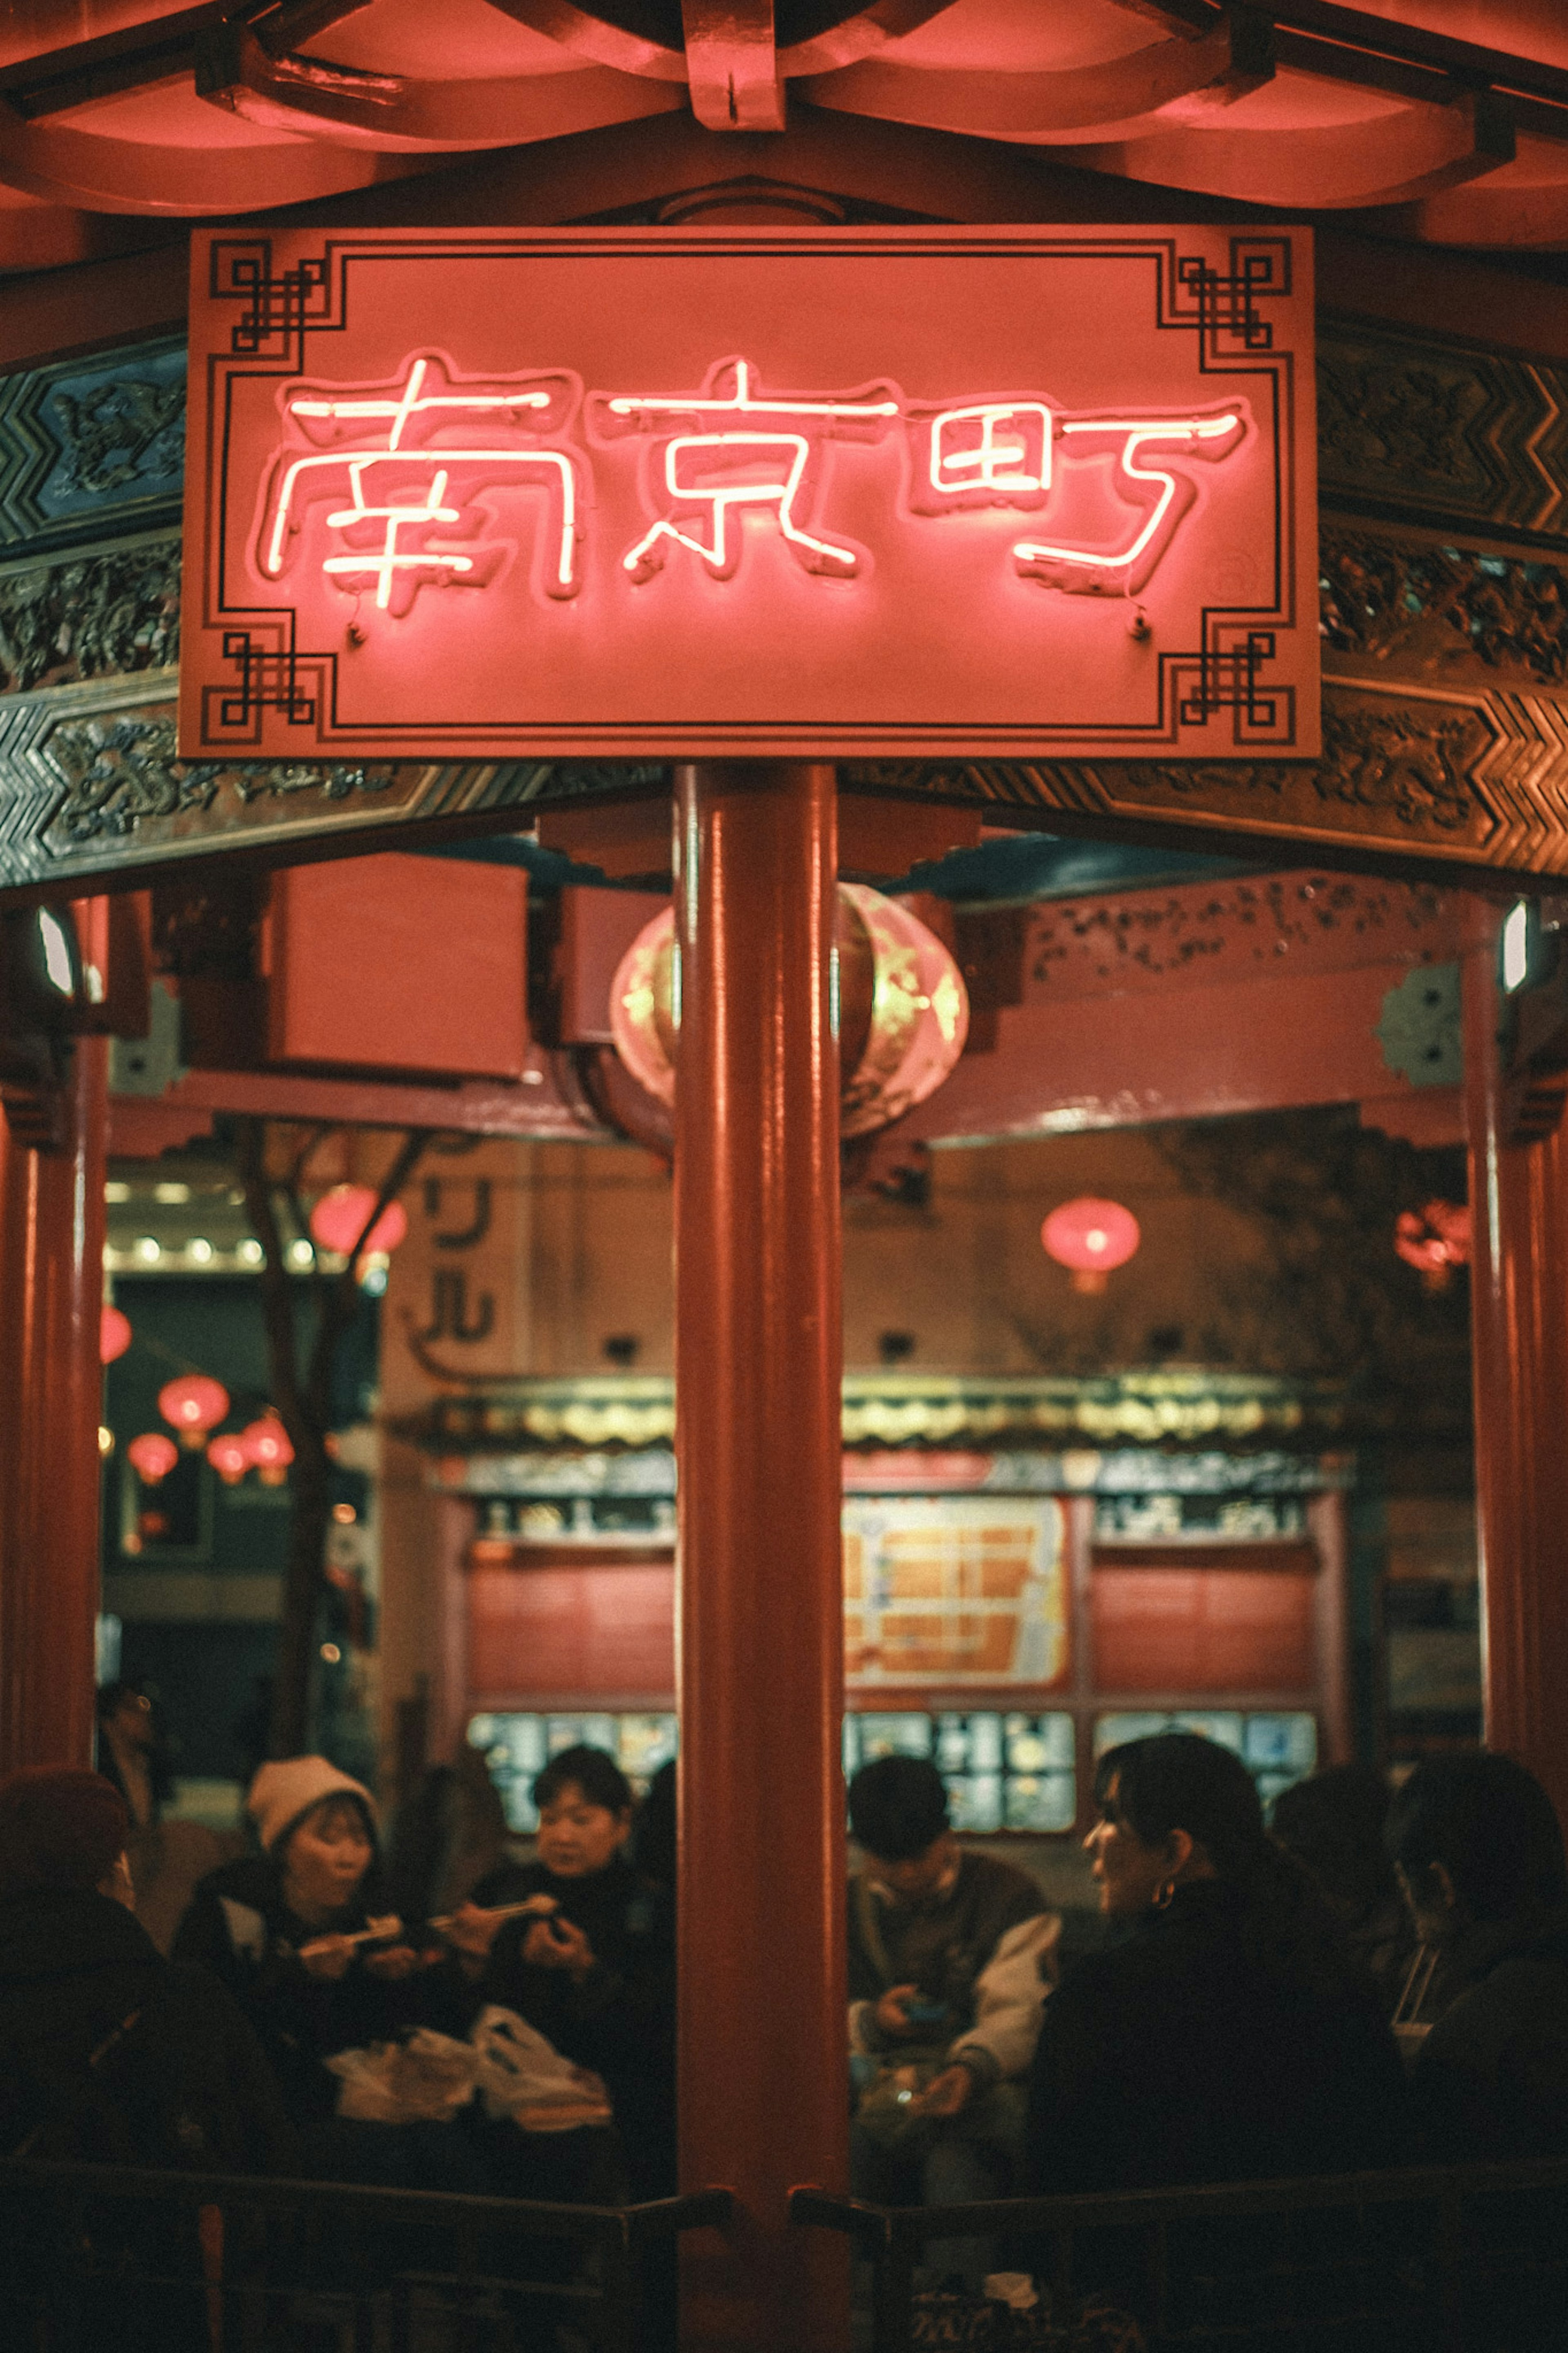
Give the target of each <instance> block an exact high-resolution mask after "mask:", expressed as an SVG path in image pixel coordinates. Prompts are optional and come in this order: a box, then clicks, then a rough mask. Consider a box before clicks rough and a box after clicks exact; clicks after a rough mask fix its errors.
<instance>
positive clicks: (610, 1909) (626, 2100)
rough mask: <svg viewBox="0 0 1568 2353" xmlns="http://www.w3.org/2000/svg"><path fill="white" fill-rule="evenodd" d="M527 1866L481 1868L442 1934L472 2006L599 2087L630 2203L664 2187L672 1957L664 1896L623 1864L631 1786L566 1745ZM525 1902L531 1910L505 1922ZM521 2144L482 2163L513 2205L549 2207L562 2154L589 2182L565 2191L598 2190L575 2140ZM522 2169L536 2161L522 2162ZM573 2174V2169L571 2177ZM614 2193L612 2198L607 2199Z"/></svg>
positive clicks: (598, 2175)
mask: <svg viewBox="0 0 1568 2353" xmlns="http://www.w3.org/2000/svg"><path fill="white" fill-rule="evenodd" d="M532 1794H533V1802H534V1804H535V1806H536V1807H537V1808H538V1810H539V1832H538V1841H537V1848H536V1858H535V1860H534V1861H533V1862H531V1863H510V1864H507V1865H504V1866H503V1867H502V1868H501V1869H500V1870H498V1871H495V1872H492V1873H490V1874H489V1877H488V1878H486V1879H484V1880H481V1881H480V1883H479V1885H478V1886H477V1887H476V1888H475V1890H474V1893H473V1896H472V1898H471V1899H470V1901H469V1902H468V1904H466V1905H464V1906H463V1907H462V1909H461V1910H460V1911H459V1912H458V1915H457V1916H456V1918H455V1920H454V1922H453V1924H452V1926H451V1928H450V1930H449V1931H448V1935H449V1937H450V1940H451V1942H452V1944H453V1945H454V1947H456V1948H457V1950H458V1953H459V1955H460V1956H462V1957H463V1961H464V1966H465V1967H466V1968H467V1970H468V1975H469V1977H470V1979H471V1980H473V1981H474V1982H475V1983H476V1984H477V1987H478V1993H479V2000H482V2001H485V2002H495V2003H499V2004H500V2006H501V2007H502V2008H503V2009H506V2010H516V2011H517V2012H518V2013H519V2015H520V2016H521V2017H522V2018H524V2019H526V2021H528V2023H529V2024H530V2025H531V2026H532V2027H534V2028H536V2029H537V2030H538V2031H539V2032H540V2033H541V2034H542V2035H543V2036H544V2037H545V2039H546V2041H547V2042H550V2043H552V2045H553V2046H554V2048H555V2049H556V2050H557V2051H559V2052H561V2053H562V2055H563V2057H564V2058H567V2059H570V2060H572V2061H573V2062H574V2064H576V2065H577V2066H579V2067H584V2068H586V2069H588V2070H589V2071H590V2072H591V2073H594V2074H595V2075H598V2076H599V2077H601V2078H602V2080H603V2082H604V2084H605V2087H606V2089H607V2091H608V2093H609V2095H610V2101H611V2105H612V2107H613V2109H614V2112H615V2119H616V2135H617V2136H618V2139H619V2143H620V2147H621V2150H622V2152H623V2154H624V2157H625V2161H626V2175H627V2177H628V2179H629V2186H630V2189H631V2191H632V2194H633V2195H634V2196H635V2197H637V2198H661V2197H667V2196H669V2195H671V2194H672V2193H673V2191H674V2188H675V1953H674V1937H673V1933H672V1929H671V1915H670V1908H669V1905H668V1899H667V1897H666V1896H665V1894H663V1892H662V1891H661V1890H660V1889H659V1888H658V1886H656V1885H655V1884H654V1883H653V1882H652V1881H650V1880H647V1879H645V1878H644V1877H643V1876H642V1874H641V1873H639V1872H637V1870H636V1869H635V1868H634V1867H633V1865H632V1863H631V1862H629V1861H628V1860H627V1856H626V1845H627V1841H628V1840H629V1838H630V1836H631V1828H632V1788H631V1784H630V1782H629V1781H628V1780H627V1779H626V1775H625V1774H624V1773H623V1772H622V1771H621V1768H620V1767H619V1766H618V1765H617V1764H616V1761H615V1759H614V1757H608V1756H606V1755H605V1752H604V1750H603V1749H599V1748H590V1747H587V1746H578V1747H574V1748H567V1749H563V1751H562V1753H561V1754H560V1755H559V1756H558V1757H552V1759H551V1762H550V1763H549V1764H548V1765H547V1766H546V1767H545V1768H544V1770H543V1772H542V1773H541V1774H540V1775H539V1777H538V1778H537V1779H536V1780H535V1782H534V1784H533V1793H532ZM530 1901H532V1903H533V1904H534V1905H535V1907H536V1908H534V1909H533V1910H531V1911H530V1912H526V1913H522V1914H518V1915H513V1916H511V1917H510V1918H509V1917H503V1916H501V1915H502V1914H503V1912H504V1911H505V1910H506V1908H507V1907H510V1906H511V1905H521V1904H524V1903H528V1902H530ZM528 2138H529V2137H528V2136H526V2135H521V2136H520V2135H515V2134H514V2135H512V2136H510V2138H507V2137H498V2138H496V2139H495V2141H494V2144H493V2146H492V2147H491V2150H490V2156H491V2159H492V2163H494V2164H496V2165H497V2166H499V2167H500V2168H503V2169H504V2170H505V2172H506V2174H507V2177H508V2178H507V2183H506V2186H507V2187H509V2188H510V2189H515V2190H516V2191H518V2192H519V2193H520V2194H522V2195H531V2196H539V2197H552V2196H555V2197H559V2196H563V2195H565V2194H567V2192H566V2189H564V2188H563V2186H562V2179H563V2166H564V2163H565V2158H566V2152H565V2150H564V2148H563V2147H562V2146H561V2138H564V2139H566V2140H570V2141H571V2142H572V2143H573V2144H574V2153H575V2154H576V2155H578V2156H580V2157H581V2158H582V2159H583V2163H584V2166H589V2161H590V2160H592V2161H593V2162H592V2165H591V2166H590V2168H589V2169H590V2171H591V2172H593V2174H594V2186H593V2187H590V2186H588V2182H589V2174H588V2173H586V2172H584V2173H583V2178H582V2180H581V2181H580V2182H579V2184H578V2186H577V2188H576V2192H575V2194H577V2195H579V2196H589V2195H597V2194H603V2183H604V2179H605V2174H604V2168H603V2167H602V2165H601V2164H600V2162H599V2159H600V2156H601V2152H600V2151H598V2150H597V2149H596V2148H595V2147H593V2146H592V2145H591V2136H590V2135H589V2133H588V2132H586V2131H579V2132H576V2133H573V2134H571V2135H568V2136H564V2137H560V2138H558V2139H557V2143H556V2145H555V2147H553V2148H552V2150H550V2151H547V2152H545V2154H544V2156H543V2158H541V2157H540V2154H539V2152H538V2151H537V2150H536V2149H534V2150H531V2149H530V2148H528V2147H527V2146H526V2143H527V2141H528ZM528 2160H537V2161H535V2162H527V2161H528ZM578 2170H579V2172H582V2171H583V2168H582V2167H579V2168H578ZM612 2194H613V2193H612Z"/></svg>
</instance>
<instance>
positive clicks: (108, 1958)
mask: <svg viewBox="0 0 1568 2353" xmlns="http://www.w3.org/2000/svg"><path fill="white" fill-rule="evenodd" d="M131 1828H132V1824H131V1817H130V1813H129V1810H128V1809H127V1807H126V1805H125V1801H124V1799H123V1798H121V1795H120V1792H119V1791H118V1790H117V1789H115V1788H111V1786H110V1783H109V1782H108V1781H107V1780H105V1779H103V1778H101V1776H100V1775H99V1774H97V1773H81V1772H72V1771H68V1770H66V1769H64V1768H57V1767H40V1768H38V1769H37V1770H34V1771H32V1772H24V1773H17V1774H14V1775H13V1776H12V1778H10V1779H9V1780H8V1781H5V1782H4V1783H0V2155H4V2156H7V2157H15V2156H24V2155H26V2156H32V2157H40V2158H81V2159H87V2160H94V2161H96V2162H99V2163H101V2164H110V2165H152V2166H185V2167H190V2166H200V2167H205V2168H210V2169H211V2170H213V2171H216V2172H242V2173H248V2172H268V2171H279V2170H281V2169H284V2168H285V2167H286V2164H287V2159H288V2157H289V2130H288V2126H287V2124H286V2122H285V2119H284V2115H283V2105H282V2102H281V2100H280V2099H279V2094H278V2086H277V2084H276V2083H275V2082H274V2080H273V2077H272V2073H271V2070H270V2069H269V2068H268V2064H267V2062H266V2060H265V2059H264V2057H263V2056H262V2052H261V2049H260V2046H259V2045H258V2042H257V2038H256V2036H255V2034H254V2033H253V2032H252V2031H251V2029H250V2027H249V2026H248V2025H247V2023H246V2021H245V2019H244V2018H243V2017H242V2016H241V2014H240V2012H239V2010H238V2009H237V2007H236V2005H235V2003H234V2001H233V2000H231V1999H230V1997H229V1996H228V1995H227V1994H226V1992H225V1991H224V1990H223V1989H222V1988H221V1987H219V1986H216V1985H215V1984H214V1983H213V1981H212V1979H211V1978H208V1977H206V1976H205V1974H204V1973H203V1972H201V1971H200V1970H196V1969H189V1968H174V1967H173V1966H172V1965H171V1964H170V1963H169V1962H168V1961H166V1960H164V1958H163V1955H162V1954H161V1953H160V1952H159V1951H158V1949H157V1947H155V1946H154V1945H153V1941H152V1939H151V1938H150V1937H149V1936H148V1935H147V1933H146V1931H145V1929H143V1928H142V1926H140V1924H139V1923H138V1922H137V1920H136V1919H135V1917H134V1916H133V1915H134V1907H135V1897H134V1895H133V1894H132V1886H131V1874H130V1871H129V1869H128V1867H127V1864H126V1860H125V1849H126V1843H127V1841H128V1839H129V1837H130V1835H131Z"/></svg>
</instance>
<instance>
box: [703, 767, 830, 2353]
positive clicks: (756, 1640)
mask: <svg viewBox="0 0 1568 2353" xmlns="http://www.w3.org/2000/svg"><path fill="white" fill-rule="evenodd" d="M678 777H679V801H678V818H677V825H678V831H677V842H678V859H679V873H678V876H677V886H676V907H677V920H678V924H679V945H680V954H681V959H682V996H681V1033H680V1064H679V1091H678V1100H677V1106H676V1115H677V1153H676V1256H677V1263H676V1303H677V1315H676V1329H677V1334H678V1341H677V1349H678V1354H677V1367H676V1392H677V1397H678V1399H679V1409H678V1423H677V1433H676V1451H677V1458H678V1461H679V1491H680V1492H679V1537H678V1555H677V1556H678V1560H679V1578H680V1599H679V1609H680V1704H681V1752H680V1820H681V1841H680V1884H679V1920H680V2056H679V2084H680V2171H681V2180H682V2183H683V2184H684V2185H685V2186H687V2187H689V2188H693V2189H694V2188H697V2187H698V2186H700V2184H702V2183H705V2182H724V2183H727V2184H728V2185H729V2186H730V2187H731V2189H733V2191H734V2192H735V2196H736V2200H737V2209H738V2218H737V2221H736V2223H735V2226H734V2228H733V2230H732V2231H731V2232H730V2233H729V2235H728V2238H727V2241H726V2242H725V2244H724V2246H723V2249H722V2252H721V2253H712V2252H709V2251H707V2250H706V2249H701V2248H697V2247H695V2246H694V2247H693V2249H692V2251H691V2253H690V2256H689V2263H688V2266H687V2269H686V2272H685V2275H684V2278H685V2289H684V2295H683V2334H682V2342H683V2343H685V2344H689V2345H698V2344H704V2345H716V2344H743V2345H745V2346H748V2347H755V2348H773V2353H805V2349H806V2348H816V2347H826V2346H827V2345H830V2344H832V2345H837V2344H840V2343H842V2342H843V2340H844V2337H845V2334H846V2332H847V2297H846V2295H845V2289H846V2285H847V2282H846V2276H845V2269H844V2258H843V2254H842V2251H836V2250H834V2249H832V2248H829V2247H827V2246H826V2244H825V2243H821V2242H824V2241H825V2240H826V2233H816V2232H791V2231H790V2230H789V2228H788V2226H787V2222H786V2201H787V2197H788V2192H789V2189H790V2187H791V2185H792V2184H794V2183H795V2182H805V2181H815V2182H819V2183H821V2184H822V2185H823V2186H824V2187H825V2188H828V2189H842V2188H844V2187H847V2176H848V2146H847V2144H848V2116H849V2099H848V2085H847V2054H846V2048H845V2031H844V2001H845V1992H844V1888H845V1863H846V1858H845V1847H844V1782H843V1773H842V1767H841V1762H840V1747H839V1719H840V1715H841V1712H842V1707H843V1682H844V1658H843V1634H842V1622H843V1620H842V1610H843V1602H842V1595H841V1591H840V1557H839V1549H840V1548H839V1526H838V1514H839V1491H840V1451H841V1448H840V1436H839V1381H840V1371H841V1339H840V1321H839V1190H838V1136H837V1126H838V1076H837V1050H836V1042H835V1039H834V1037H833V1032H832V1028H831V1022H830V1008H829V999H828V955H829V948H830V944H831V940H832V929H833V886H834V875H835V866H836V859H835V829H834V816H835V811H834V777H833V771H832V769H831V768H830V767H812V766H804V765H801V766H788V765H755V766H750V765H739V764H736V765H710V766H703V767H685V768H681V769H679V771H678ZM814 2241H816V2242H818V2243H816V2244H813V2243H812V2242H814Z"/></svg>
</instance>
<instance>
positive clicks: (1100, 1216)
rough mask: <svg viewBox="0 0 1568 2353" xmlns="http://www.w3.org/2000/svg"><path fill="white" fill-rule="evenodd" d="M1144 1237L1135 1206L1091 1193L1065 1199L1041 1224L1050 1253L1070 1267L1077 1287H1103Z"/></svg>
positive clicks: (1094, 1289)
mask: <svg viewBox="0 0 1568 2353" xmlns="http://www.w3.org/2000/svg"><path fill="white" fill-rule="evenodd" d="M1142 1239H1143V1238H1142V1234H1141V1233H1140V1232H1139V1230H1138V1220H1137V1219H1136V1218H1135V1217H1134V1216H1133V1214H1132V1212H1131V1209H1124V1208H1122V1206H1121V1202H1120V1201H1097V1200H1095V1199H1094V1198H1093V1197H1092V1195H1090V1194H1088V1193H1086V1194H1084V1195H1083V1196H1082V1197H1081V1198H1079V1199H1078V1200H1076V1201H1064V1202H1063V1203H1062V1205H1061V1207H1060V1208H1059V1209H1053V1210H1052V1211H1051V1214H1050V1216H1049V1217H1048V1218H1047V1219H1046V1222H1045V1224H1044V1225H1043V1226H1042V1227H1041V1228H1040V1240H1041V1243H1042V1245H1043V1246H1044V1249H1045V1250H1046V1253H1047V1257H1050V1258H1054V1259H1055V1260H1056V1262H1057V1264H1058V1266H1065V1267H1066V1268H1067V1269H1068V1271H1069V1272H1070V1273H1071V1276H1072V1287H1073V1289H1074V1290H1075V1291H1103V1290H1104V1289H1105V1278H1106V1276H1107V1275H1108V1274H1109V1273H1110V1271H1111V1269H1112V1268H1113V1267H1118V1266H1125V1265H1126V1263H1127V1261H1128V1260H1129V1259H1130V1258H1131V1255H1132V1253H1133V1251H1134V1250H1136V1249H1137V1247H1138V1245H1139V1243H1140V1242H1141V1241H1142Z"/></svg>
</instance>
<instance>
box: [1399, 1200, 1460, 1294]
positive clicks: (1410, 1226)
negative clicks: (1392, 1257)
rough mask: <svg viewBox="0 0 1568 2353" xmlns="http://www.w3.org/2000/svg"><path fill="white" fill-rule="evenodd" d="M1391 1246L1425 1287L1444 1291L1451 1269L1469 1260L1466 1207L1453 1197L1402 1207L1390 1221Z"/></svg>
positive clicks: (1449, 1278) (1452, 1270)
mask: <svg viewBox="0 0 1568 2353" xmlns="http://www.w3.org/2000/svg"><path fill="white" fill-rule="evenodd" d="M1394 1249H1395V1250H1397V1252H1398V1253H1399V1256H1400V1257H1401V1258H1402V1259H1403V1260H1404V1261H1405V1264H1406V1266H1413V1267H1415V1269H1416V1271H1417V1272H1418V1273H1419V1275H1420V1277H1421V1280H1422V1282H1424V1283H1425V1284H1426V1289H1427V1290H1428V1291H1446V1290H1447V1286H1448V1283H1449V1282H1450V1280H1451V1278H1452V1276H1453V1272H1454V1269H1455V1268H1456V1267H1457V1266H1468V1264H1469V1260H1470V1213H1469V1210H1468V1208H1466V1207H1465V1206H1464V1204H1463V1203H1462V1202H1454V1201H1428V1202H1427V1204H1426V1208H1424V1209H1402V1210H1401V1211H1400V1213H1399V1215H1398V1217H1397V1218H1395V1219H1394Z"/></svg>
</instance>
